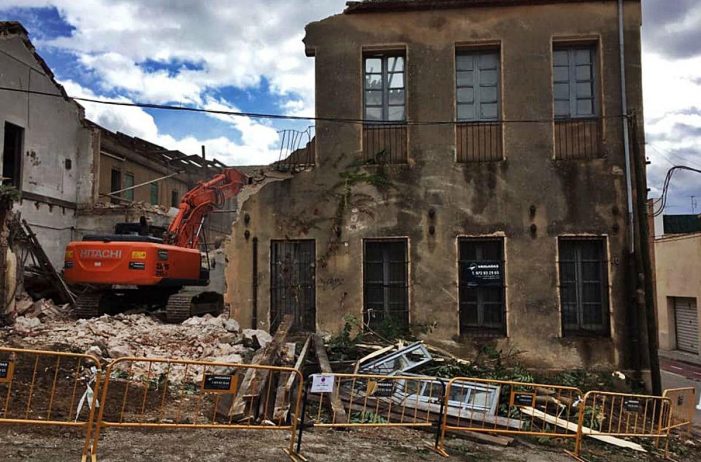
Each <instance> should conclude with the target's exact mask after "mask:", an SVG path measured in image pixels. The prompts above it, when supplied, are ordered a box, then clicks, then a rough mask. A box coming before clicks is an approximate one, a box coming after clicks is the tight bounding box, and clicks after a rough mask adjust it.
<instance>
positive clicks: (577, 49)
mask: <svg viewBox="0 0 701 462" xmlns="http://www.w3.org/2000/svg"><path fill="white" fill-rule="evenodd" d="M595 56H596V50H595V48H594V46H581V45H580V46H568V47H559V46H558V47H555V49H554V50H553V98H554V103H555V117H558V118H576V117H594V116H596V115H597V99H596V92H595V90H596V88H595V87H596V85H595V82H596V79H595V77H596V75H595V74H596V66H595Z"/></svg>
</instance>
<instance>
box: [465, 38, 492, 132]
mask: <svg viewBox="0 0 701 462" xmlns="http://www.w3.org/2000/svg"><path fill="white" fill-rule="evenodd" d="M455 72H456V76H455V82H456V91H455V96H456V106H457V117H458V121H459V122H460V121H481V120H497V119H498V118H499V52H498V51H478V52H470V53H466V52H458V54H457V55H456V58H455Z"/></svg>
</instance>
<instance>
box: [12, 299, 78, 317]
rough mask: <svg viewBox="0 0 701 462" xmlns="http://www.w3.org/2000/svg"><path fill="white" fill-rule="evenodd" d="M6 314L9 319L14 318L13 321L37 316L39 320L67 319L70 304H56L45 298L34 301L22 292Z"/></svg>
mask: <svg viewBox="0 0 701 462" xmlns="http://www.w3.org/2000/svg"><path fill="white" fill-rule="evenodd" d="M6 315H7V318H8V319H10V321H12V320H15V322H17V320H18V319H19V318H20V317H23V318H31V319H34V318H38V319H39V320H40V321H47V320H51V321H52V320H57V319H68V318H69V317H70V305H68V304H65V305H56V304H55V303H54V302H53V301H51V300H49V299H45V298H42V299H40V300H37V301H34V300H32V298H31V297H30V296H29V295H27V294H23V295H22V296H20V297H18V299H17V300H16V301H15V303H14V308H13V310H12V311H10V312H8V313H7V314H6ZM21 322H25V321H21Z"/></svg>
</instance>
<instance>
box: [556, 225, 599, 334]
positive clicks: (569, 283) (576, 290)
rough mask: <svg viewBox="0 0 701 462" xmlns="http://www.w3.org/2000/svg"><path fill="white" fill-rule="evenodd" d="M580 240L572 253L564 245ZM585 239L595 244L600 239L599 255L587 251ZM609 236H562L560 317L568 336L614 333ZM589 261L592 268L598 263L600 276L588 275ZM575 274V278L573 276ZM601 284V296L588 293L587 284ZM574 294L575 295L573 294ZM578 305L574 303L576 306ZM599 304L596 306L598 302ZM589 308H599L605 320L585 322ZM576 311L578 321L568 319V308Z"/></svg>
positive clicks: (560, 249)
mask: <svg viewBox="0 0 701 462" xmlns="http://www.w3.org/2000/svg"><path fill="white" fill-rule="evenodd" d="M574 243H578V244H579V245H578V246H577V247H575V248H574V255H573V257H570V256H569V255H567V252H565V251H564V250H563V245H572V244H574ZM584 243H588V244H590V245H593V244H592V243H596V245H597V246H598V249H597V250H598V254H599V255H598V257H597V258H589V257H586V256H585V255H584V252H585V249H584V247H583V245H584ZM606 245H607V240H606V237H604V236H601V237H585V236H567V237H560V238H558V265H557V271H558V280H559V285H560V287H559V289H560V317H561V324H562V332H563V335H564V336H565V337H573V336H604V337H606V336H609V335H610V322H609V316H610V308H609V304H610V301H609V292H608V289H609V287H608V286H609V283H608V281H609V271H608V258H607V252H606ZM566 265H572V268H570V270H569V271H570V273H569V274H570V275H573V276H569V277H566V276H567V275H566V274H565V273H564V272H563V269H564V268H565V266H566ZM585 265H589V266H590V269H589V271H590V270H591V268H594V267H597V266H598V268H599V270H598V271H599V273H598V274H599V277H598V280H595V279H591V278H588V279H585V274H584V273H585V271H586V270H585ZM572 278H574V279H572ZM594 284H596V285H598V290H599V297H597V301H592V300H593V298H592V297H591V294H589V295H587V292H588V291H587V290H586V289H587V288H586V286H587V285H589V286H593V285H594ZM573 297H574V298H573ZM572 305H574V306H572ZM597 305H598V308H592V307H593V306H597ZM587 306H589V309H597V311H600V313H599V316H600V318H601V323H593V322H585V317H586V314H587V313H586V312H585V309H586V307H587ZM572 311H574V314H575V315H576V320H575V321H574V322H567V319H568V315H567V312H572Z"/></svg>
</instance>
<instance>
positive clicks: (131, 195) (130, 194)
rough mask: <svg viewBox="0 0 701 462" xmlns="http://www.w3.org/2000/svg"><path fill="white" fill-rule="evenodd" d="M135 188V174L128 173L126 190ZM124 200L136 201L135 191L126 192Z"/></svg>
mask: <svg viewBox="0 0 701 462" xmlns="http://www.w3.org/2000/svg"><path fill="white" fill-rule="evenodd" d="M133 186H134V174H133V173H127V174H126V175H124V188H131V187H133ZM124 198H125V199H128V200H130V201H133V200H134V190H133V189H127V190H126V191H124Z"/></svg>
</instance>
